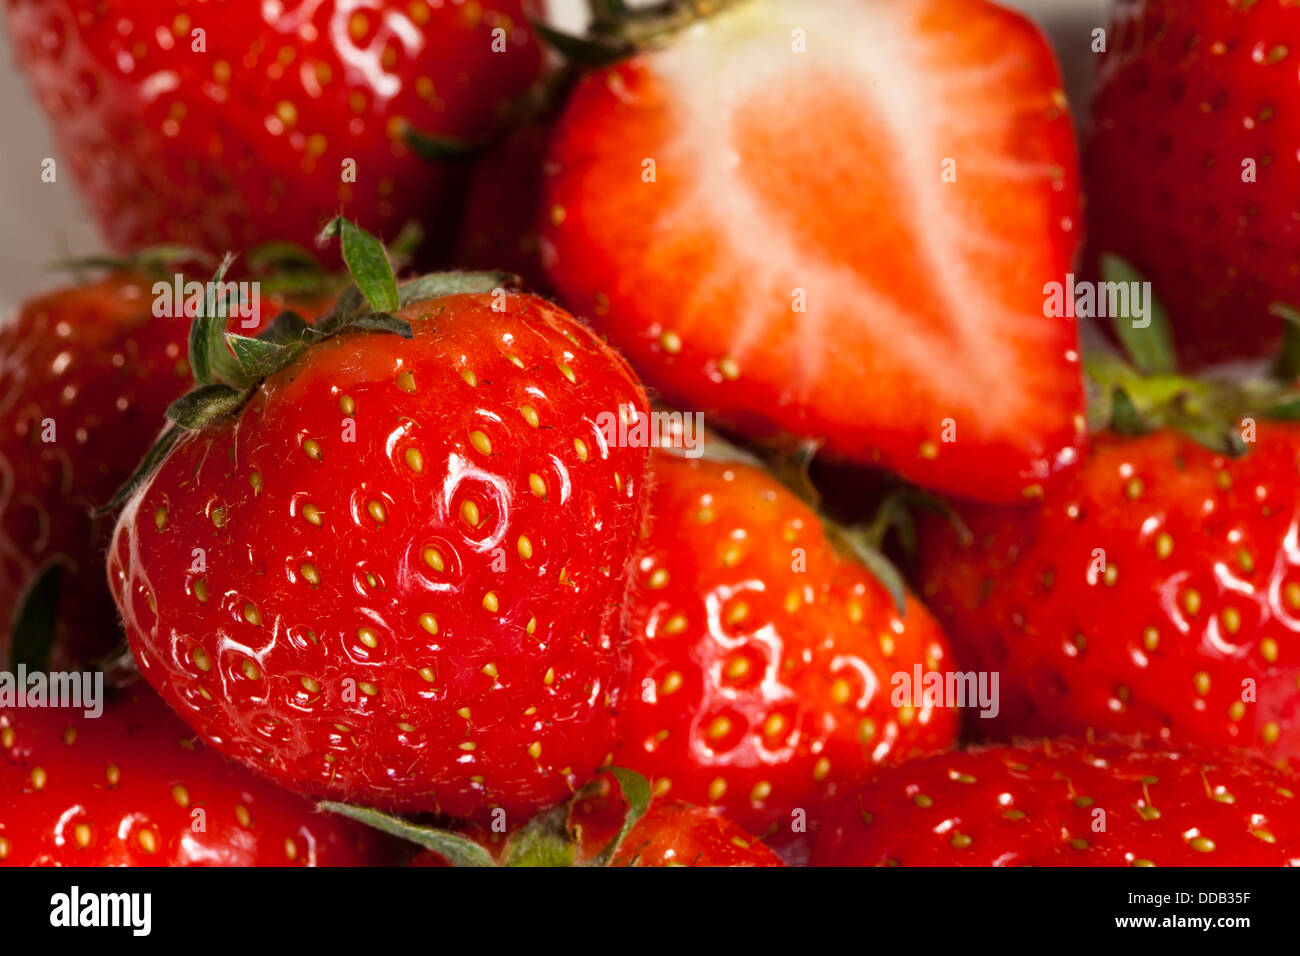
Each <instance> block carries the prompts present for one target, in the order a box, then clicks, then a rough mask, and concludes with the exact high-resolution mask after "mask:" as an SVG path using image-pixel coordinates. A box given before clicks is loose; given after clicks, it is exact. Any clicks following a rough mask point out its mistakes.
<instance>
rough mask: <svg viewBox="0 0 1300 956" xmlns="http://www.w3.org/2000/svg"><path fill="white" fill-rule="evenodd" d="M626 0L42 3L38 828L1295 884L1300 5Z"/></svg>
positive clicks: (197, 859) (2, 400) (252, 846)
mask: <svg viewBox="0 0 1300 956" xmlns="http://www.w3.org/2000/svg"><path fill="white" fill-rule="evenodd" d="M589 5H590V13H591V22H590V25H589V27H588V29H587V32H586V33H585V34H584V35H581V36H578V35H574V34H570V33H565V32H561V31H560V30H558V29H557V28H556V27H555V26H554V24H553V22H552V21H550V20H548V19H547V10H546V9H545V4H542V3H527V2H524V0H411V2H407V0H402V2H395V0H393V2H390V0H368V2H366V3H364V4H354V3H343V2H341V0H339V2H335V0H317V2H284V3H278V2H277V3H263V2H260V0H225V2H222V3H205V2H183V0H177V2H175V3H172V2H166V3H159V2H149V3H145V2H143V0H127V2H121V3H115V4H104V5H93V4H92V5H87V4H84V3H77V2H72V0H11V2H10V3H9V4H8V5H7V9H6V14H7V27H8V32H9V34H10V37H11V39H12V43H13V48H14V51H15V53H16V57H17V60H18V62H19V64H20V65H21V67H22V69H23V70H24V71H25V73H26V74H27V76H28V78H29V80H30V82H31V86H32V89H33V91H34V93H35V95H36V98H37V100H38V101H39V103H40V104H41V106H42V107H43V108H44V109H45V111H46V112H47V113H48V115H49V117H50V120H51V123H52V125H53V129H54V132H55V134H56V137H57V139H58V142H59V144H60V156H59V158H58V162H59V163H63V164H66V165H67V167H69V168H70V172H71V174H72V176H71V178H75V181H76V182H77V184H78V185H79V186H80V188H81V191H82V193H83V195H84V197H85V199H86V200H87V203H88V206H89V208H90V209H91V210H92V211H93V212H94V214H95V217H96V219H97V220H98V221H99V223H100V225H101V227H102V230H103V234H104V236H105V238H106V240H107V241H108V243H109V244H110V245H111V246H112V247H113V248H114V249H115V250H116V253H117V257H112V258H110V257H99V258H97V259H94V260H88V261H82V262H75V263H71V264H70V267H71V268H73V269H74V271H75V273H76V275H75V278H74V281H73V282H72V284H70V285H68V286H66V287H64V288H62V289H59V290H58V291H55V292H52V293H49V294H46V295H43V296H41V297H39V298H36V299H33V300H31V301H28V302H26V303H25V304H23V305H22V306H21V307H20V308H19V309H18V310H17V313H16V315H14V316H12V318H11V319H10V320H9V321H7V322H6V323H5V324H4V325H3V326H2V327H0V628H2V630H0V661H3V663H2V664H0V667H2V668H4V669H5V670H7V671H11V672H17V670H18V668H19V667H20V666H21V667H22V668H24V669H25V670H26V672H29V673H36V672H41V673H44V672H51V671H58V672H68V671H103V672H105V673H107V675H108V676H109V683H110V684H111V685H112V687H111V689H110V690H109V693H108V700H107V702H106V704H105V705H104V710H103V713H102V715H99V716H95V715H90V714H86V715H83V714H82V713H81V712H80V711H75V712H74V711H70V710H68V709H59V708H49V707H46V708H34V707H27V706H19V705H18V703H16V702H15V700H13V699H8V700H6V699H4V698H3V697H2V696H0V863H3V864H7V865H29V864H33V863H39V864H82V865H110V864H130V865H179V864H220V865H285V864H295V863H296V864H321V865H330V864H333V865H386V864H392V863H408V864H411V865H434V866H442V865H469V866H493V865H652V866H669V865H709V866H722V865H746V866H777V865H782V864H783V863H784V864H812V865H877V864H903V865H907V864H911V865H1024V864H1037V865H1064V866H1094V865H1100V866H1149V865H1159V866H1167V865H1284V864H1292V865H1294V864H1298V863H1300V797H1298V796H1297V793H1298V792H1300V774H1297V772H1296V770H1295V769H1293V766H1295V765H1297V761H1300V501H1298V496H1297V489H1298V488H1300V425H1296V424H1294V421H1295V420H1296V419H1297V418H1298V417H1300V391H1297V389H1296V385H1297V378H1300V329H1298V328H1297V327H1296V325H1295V324H1294V323H1295V322H1297V321H1300V313H1298V312H1297V309H1300V270H1298V269H1297V266H1296V262H1297V261H1300V260H1298V259H1297V255H1298V254H1300V228H1298V227H1297V223H1300V165H1298V164H1297V158H1298V157H1300V111H1298V110H1297V107H1300V102H1297V98H1296V94H1295V92H1294V89H1293V88H1294V76H1295V69H1296V62H1295V61H1296V57H1297V56H1300V7H1297V6H1295V5H1294V4H1292V3H1289V2H1287V0H1252V2H1245V0H1218V2H1213V3H1212V2H1209V0H1117V2H1116V3H1115V5H1114V10H1113V19H1112V22H1111V23H1110V24H1098V29H1097V31H1095V32H1094V33H1093V37H1092V42H1093V44H1094V47H1093V51H1094V52H1095V53H1096V55H1097V62H1098V73H1097V81H1096V93H1095V97H1094V98H1093V99H1092V101H1091V104H1090V109H1089V111H1088V115H1086V116H1085V117H1084V123H1083V128H1084V129H1085V130H1086V133H1087V135H1086V141H1085V142H1084V144H1083V145H1084V148H1083V151H1082V153H1083V157H1084V161H1083V162H1082V163H1080V162H1079V161H1078V159H1077V150H1076V142H1075V132H1074V130H1075V127H1074V124H1073V120H1072V118H1071V115H1070V112H1069V108H1068V105H1067V102H1066V99H1065V96H1064V94H1063V92H1062V88H1061V80H1060V75H1059V72H1058V68H1057V65H1056V59H1055V54H1054V52H1053V50H1052V49H1051V48H1050V46H1049V45H1048V43H1047V41H1046V40H1045V39H1044V37H1043V35H1042V34H1041V33H1040V31H1039V29H1038V28H1037V27H1036V26H1035V25H1034V24H1033V23H1032V22H1031V21H1029V20H1028V19H1026V18H1025V17H1024V16H1022V15H1021V14H1019V13H1016V12H1013V11H1010V10H1007V9H1004V8H1002V7H1000V6H997V5H995V4H993V3H990V2H987V0H817V2H815V3H813V2H808V0H669V2H665V3H661V4H654V5H650V6H646V5H642V4H626V3H624V2H622V0H590V4H589ZM63 175H64V172H63V171H62V170H60V172H59V173H58V176H59V177H60V178H58V179H57V180H55V181H56V182H59V183H61V182H63V179H62V178H61V177H62V176H63ZM1083 195H1086V198H1087V202H1086V204H1085V203H1084V202H1083V200H1082V198H1081V196H1083ZM379 237H382V239H383V240H384V241H381V239H380V238H379ZM384 242H386V243H387V245H386V246H385V244H384ZM1143 282H1149V283H1150V288H1151V289H1153V290H1154V299H1153V300H1152V301H1150V302H1149V303H1147V305H1146V306H1143V305H1142V304H1141V302H1142V293H1141V291H1140V290H1141V289H1143V288H1144V287H1143V286H1142V284H1141V283H1143ZM186 283H191V284H192V286H187V285H186ZM191 287H193V288H196V289H198V290H199V291H197V292H196V293H194V294H193V295H191V294H190V293H188V292H183V294H182V295H179V296H178V295H175V294H174V290H176V289H177V288H179V289H181V290H185V289H187V288H191ZM1062 288H1064V289H1068V290H1070V291H1068V292H1066V293H1065V298H1064V300H1062V298H1061V295H1060V290H1061V289H1062ZM1084 288H1086V289H1089V290H1091V291H1094V292H1095V295H1094V296H1091V297H1090V298H1089V299H1087V300H1086V302H1087V303H1089V304H1085V299H1084V298H1075V296H1074V292H1073V290H1075V289H1084ZM1054 289H1055V290H1057V291H1056V292H1055V293H1054V292H1053V290H1054ZM1121 292H1122V293H1123V296H1122V297H1121V295H1120V293H1121ZM1130 293H1131V295H1130ZM1062 301H1063V304H1064V307H1062ZM1107 306H1109V308H1107ZM697 416H699V417H697ZM700 421H702V422H703V423H704V426H705V428H706V431H704V432H700V431H698V430H696V428H695V427H694V425H695V424H696V423H698V422H700ZM128 646H129V653H127V652H126V650H125V648H126V647H128Z"/></svg>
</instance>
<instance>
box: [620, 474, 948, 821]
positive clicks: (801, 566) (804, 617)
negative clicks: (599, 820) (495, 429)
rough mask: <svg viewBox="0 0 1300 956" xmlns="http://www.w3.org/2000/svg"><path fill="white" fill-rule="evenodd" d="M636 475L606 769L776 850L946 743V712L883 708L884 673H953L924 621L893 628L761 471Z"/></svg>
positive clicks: (913, 618)
mask: <svg viewBox="0 0 1300 956" xmlns="http://www.w3.org/2000/svg"><path fill="white" fill-rule="evenodd" d="M651 461H652V472H653V476H654V481H655V485H654V488H653V491H652V495H651V505H650V513H651V524H650V530H649V532H648V534H647V535H646V536H644V537H643V540H642V543H641V547H640V549H639V551H638V557H637V563H636V574H635V577H634V580H633V588H634V593H633V597H632V599H631V603H630V605H629V613H628V620H627V628H628V633H629V636H630V639H631V641H632V659H633V663H632V680H631V681H630V683H629V692H628V695H627V698H626V703H625V705H624V708H623V710H622V713H621V714H620V721H621V723H620V732H619V737H620V741H621V743H620V747H619V749H618V750H617V751H616V753H615V763H616V764H618V765H621V766H626V767H629V768H631V769H633V770H636V771H638V772H639V773H641V774H643V775H645V776H646V777H647V778H649V779H650V780H651V783H652V784H653V785H654V787H655V792H656V793H657V794H660V795H665V794H668V795H671V796H672V797H674V798H678V799H681V800H685V801H687V802H690V803H695V804H699V805H700V806H705V807H708V808H710V809H713V810H716V811H717V812H720V813H722V814H724V815H725V816H727V817H728V818H730V819H732V820H734V821H735V822H736V823H738V824H740V825H741V826H742V827H745V828H746V829H747V830H748V831H749V832H751V833H753V834H755V835H758V836H761V837H762V838H763V839H765V840H770V842H773V843H774V844H776V845H778V846H780V845H782V843H784V842H789V841H790V840H791V834H792V832H801V830H799V829H795V828H794V826H793V824H794V823H795V822H796V821H795V820H794V817H793V816H792V815H793V814H795V813H796V811H803V812H804V814H805V815H806V816H808V817H811V816H814V815H815V813H816V808H818V807H820V806H821V805H822V804H824V803H825V802H826V801H827V800H829V799H831V798H832V797H833V796H834V795H835V793H836V792H837V791H838V790H839V789H841V788H842V787H843V786H844V785H846V784H848V783H850V782H852V781H854V780H855V779H857V778H858V777H860V776H861V775H863V774H864V773H866V772H867V771H868V770H869V769H870V768H871V767H872V765H873V764H874V763H876V762H878V761H885V760H892V759H898V758H900V757H903V756H905V755H909V754H911V753H913V752H917V751H930V750H936V749H940V748H943V747H947V746H949V745H951V744H952V742H953V739H954V736H955V728H956V723H957V717H956V714H955V711H953V710H948V709H943V708H937V707H933V706H925V707H922V708H913V707H911V706H903V707H901V708H895V707H894V705H893V703H892V702H891V693H892V691H893V686H892V678H893V675H894V674H895V673H897V672H906V673H907V674H908V675H909V677H910V676H911V674H912V673H913V667H914V666H915V665H923V666H924V667H925V669H927V670H937V669H940V668H942V667H944V666H945V664H946V663H947V662H949V661H950V658H951V653H950V651H949V649H948V643H947V640H946V639H945V638H944V635H943V634H942V632H941V631H940V630H939V627H938V626H937V625H936V624H935V622H934V620H933V619H932V618H931V617H930V616H929V614H927V613H926V610H925V608H923V607H922V606H921V605H920V604H919V603H918V602H916V601H915V600H911V599H909V601H908V606H907V613H906V616H905V617H902V616H900V615H899V614H898V613H897V611H896V610H895V607H894V604H893V600H892V598H891V597H890V596H889V594H888V593H887V592H886V591H885V589H884V587H883V586H882V585H880V584H879V583H878V582H877V581H876V580H875V578H873V577H872V576H871V575H870V573H869V572H868V571H867V570H866V569H865V568H864V567H862V566H861V565H859V564H858V563H857V562H855V561H850V560H848V559H847V558H844V557H842V556H841V555H840V554H839V553H838V552H837V551H836V550H835V549H834V548H833V547H832V546H831V544H830V543H829V541H828V540H827V538H826V535H825V532H824V531H823V528H822V526H821V524H820V523H819V521H818V518H817V516H816V515H815V514H814V513H813V512H812V511H811V510H810V509H809V508H807V507H806V506H805V505H803V504H802V503H801V502H800V501H799V500H798V499H797V498H796V497H795V496H794V495H793V494H792V493H790V492H789V491H787V490H786V489H784V488H783V487H782V486H781V485H780V484H778V483H777V482H776V481H775V480H774V479H772V478H770V477H768V476H767V475H765V474H764V473H763V472H761V471H760V470H758V469H756V468H753V467H751V466H748V465H743V464H734V463H723V462H716V461H710V460H708V459H697V460H689V459H686V458H680V457H676V456H674V455H673V454H672V453H669V452H664V451H656V452H654V453H653V454H652V459H651ZM796 839H797V838H796Z"/></svg>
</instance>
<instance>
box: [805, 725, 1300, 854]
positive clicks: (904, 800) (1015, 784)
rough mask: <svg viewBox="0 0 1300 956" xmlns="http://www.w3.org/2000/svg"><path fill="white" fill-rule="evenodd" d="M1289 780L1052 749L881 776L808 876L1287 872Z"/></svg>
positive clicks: (1118, 749)
mask: <svg viewBox="0 0 1300 956" xmlns="http://www.w3.org/2000/svg"><path fill="white" fill-rule="evenodd" d="M1297 791H1300V777H1297V776H1296V775H1295V774H1291V773H1287V772H1285V771H1281V770H1278V769H1276V768H1274V767H1271V766H1269V765H1268V764H1267V763H1265V762H1264V761H1263V760H1260V759H1258V758H1257V757H1252V756H1250V755H1247V754H1242V753H1241V752H1239V751H1233V750H1200V749H1196V748H1192V749H1189V750H1182V751H1167V750H1160V749H1154V748H1149V747H1148V746H1143V745H1141V743H1140V742H1137V741H1130V740H1124V739H1118V740H1115V739H1108V740H1099V741H1096V742H1092V741H1086V740H1071V739H1065V740H1056V741H1044V742H1038V743H1034V744H1032V745H1024V746H1019V747H991V748H975V749H972V750H968V751H965V752H962V753H950V754H937V755H935V756H933V757H927V758H926V759H924V760H915V761H912V762H910V763H906V764H903V765H902V766H901V767H896V768H891V769H887V770H881V771H880V772H879V773H877V774H875V775H874V776H873V777H872V779H871V780H869V781H867V782H866V783H865V784H863V786H861V787H860V788H859V789H858V790H857V791H856V792H854V793H852V794H849V795H847V796H846V797H845V798H844V799H843V801H841V803H840V804H839V806H838V807H836V808H835V809H834V810H833V811H832V812H830V813H829V814H827V816H826V817H825V819H824V820H823V821H822V828H821V832H820V834H819V835H818V839H817V844H816V847H815V848H814V851H813V857H812V863H813V865H814V866H879V865H886V866H894V865H902V866H1295V865H1296V864H1297V863H1300V817H1298V816H1297V814H1296V793H1297Z"/></svg>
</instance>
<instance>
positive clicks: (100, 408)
mask: <svg viewBox="0 0 1300 956" xmlns="http://www.w3.org/2000/svg"><path fill="white" fill-rule="evenodd" d="M161 266H162V262H161V261H159V260H158V258H157V257H156V256H155V257H153V258H152V259H151V258H150V257H149V256H138V257H136V258H135V260H133V261H131V262H125V261H124V262H121V263H115V264H114V266H113V268H111V269H110V270H109V271H108V272H107V274H105V275H104V276H103V277H102V278H98V279H93V280H87V281H84V282H81V283H78V284H75V285H70V286H66V287H64V288H61V289H58V290H56V291H54V292H51V293H48V294H45V295H41V296H38V297H37V298H34V299H32V300H30V301H28V302H26V303H25V304H23V305H22V306H21V307H20V308H19V309H18V312H17V315H16V316H15V317H14V319H13V321H11V322H8V323H6V324H4V325H3V326H2V327H0V421H2V422H3V423H4V425H3V428H2V429H0V625H3V626H0V633H4V637H5V639H4V640H3V641H0V661H3V662H5V663H7V662H8V660H9V655H10V651H11V648H10V647H9V646H8V645H9V639H8V633H7V632H8V625H9V623H10V622H12V621H13V620H14V618H15V616H16V615H17V614H19V613H20V609H21V608H22V607H24V606H25V605H26V604H29V603H31V602H29V601H28V598H29V597H31V598H33V600H34V601H35V602H37V603H39V602H41V601H43V600H46V599H49V600H52V601H54V602H57V614H56V615H55V618H54V620H53V622H52V623H53V625H54V628H55V642H54V646H53V659H52V661H51V663H52V664H53V666H55V667H56V668H61V667H64V666H68V665H71V664H73V663H77V662H84V661H85V660H87V659H88V658H90V657H93V656H95V655H96V654H98V653H101V652H103V651H105V650H107V647H106V646H105V644H106V642H111V641H112V640H114V635H112V634H111V633H110V632H109V630H106V629H105V628H104V627H103V622H104V621H106V620H109V619H111V618H112V617H113V605H112V601H111V599H110V597H109V593H108V591H107V590H106V589H104V588H103V586H102V582H103V580H104V559H103V550H104V547H105V545H106V544H107V541H108V533H109V530H110V526H109V525H108V524H107V523H105V522H102V521H99V520H96V519H93V518H92V517H91V509H92V508H94V507H95V506H98V505H102V504H104V503H105V502H107V501H108V500H109V499H110V498H111V497H112V496H113V492H114V491H115V490H116V489H117V488H118V486H120V485H121V484H122V482H123V481H125V480H126V479H127V477H128V476H129V475H130V474H131V471H132V469H133V468H134V467H135V465H136V463H137V462H138V461H139V459H140V456H141V455H143V454H144V452H145V450H146V449H148V447H149V445H150V444H151V442H152V441H153V439H154V437H155V436H156V435H157V432H158V423H159V421H160V420H161V418H162V415H163V412H164V411H165V410H166V408H167V406H168V404H170V403H171V402H172V401H173V400H175V399H176V398H177V397H179V396H180V395H182V394H183V393H184V392H185V390H186V387H187V385H188V383H189V381H190V369H189V365H188V362H187V359H186V352H185V343H186V337H187V330H188V326H189V321H188V319H186V318H185V317H184V315H182V314H181V312H180V310H179V309H171V310H164V311H166V312H167V314H165V315H162V316H155V315H154V304H155V301H156V300H157V298H158V297H157V296H156V295H155V293H154V291H153V286H154V283H155V282H156V281H159V280H161V279H162V278H163V276H162V270H161ZM155 273H157V274H155ZM173 274H174V273H173ZM173 282H174V279H173V276H171V275H169V276H167V277H166V284H167V285H171V284H172V283H173ZM285 304H288V300H285V299H283V298H282V297H278V296H275V295H265V296H259V297H258V301H257V302H249V303H246V305H247V306H248V307H249V309H248V310H246V311H248V312H249V314H252V313H251V309H252V307H254V306H256V308H257V310H258V314H261V313H263V312H265V313H270V312H272V311H273V310H274V309H276V308H279V307H280V306H281V305H285ZM267 318H269V315H267ZM242 321H243V320H242V319H236V318H232V319H231V323H232V327H238V323H241V322H242ZM51 568H57V569H58V575H57V579H56V578H53V577H46V576H44V572H45V571H47V570H48V569H51ZM38 589H39V590H38ZM26 640H27V637H26V635H25V634H20V635H19V642H20V643H23V642H24V641H26ZM19 651H20V653H23V652H24V649H23V648H20V649H19ZM0 666H3V665H0Z"/></svg>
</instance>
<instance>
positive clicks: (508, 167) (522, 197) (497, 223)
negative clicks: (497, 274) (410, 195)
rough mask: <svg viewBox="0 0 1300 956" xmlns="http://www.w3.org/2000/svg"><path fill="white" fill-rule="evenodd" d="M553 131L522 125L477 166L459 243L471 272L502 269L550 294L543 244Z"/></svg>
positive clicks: (458, 255) (460, 257)
mask: <svg viewBox="0 0 1300 956" xmlns="http://www.w3.org/2000/svg"><path fill="white" fill-rule="evenodd" d="M549 134H550V128H549V126H548V125H547V124H546V123H545V122H542V121H535V122H530V123H526V124H524V125H522V126H519V127H518V128H517V129H515V130H514V131H512V132H511V133H510V135H509V136H507V137H506V138H505V140H503V141H502V142H501V143H500V144H499V145H498V146H496V147H495V148H493V149H492V150H490V151H489V152H487V153H486V154H484V155H483V156H482V157H481V158H480V159H479V161H478V162H477V163H476V164H475V166H474V171H473V173H471V175H470V179H469V184H468V186H467V187H466V190H465V205H464V210H463V213H462V218H461V224H460V232H459V234H458V237H457V242H456V256H455V258H456V262H457V264H458V265H460V266H462V267H464V268H466V269H502V270H504V271H506V272H513V273H514V274H515V275H517V276H519V277H520V278H522V279H523V280H524V285H525V287H526V288H528V289H531V290H534V291H537V292H540V293H546V292H547V291H548V290H549V283H548V282H547V279H546V274H545V273H544V272H543V271H542V264H541V251H540V245H539V239H538V231H537V230H538V225H537V223H538V211H539V210H540V209H541V202H542V162H543V159H544V157H545V155H546V143H547V137H548V136H549Z"/></svg>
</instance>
